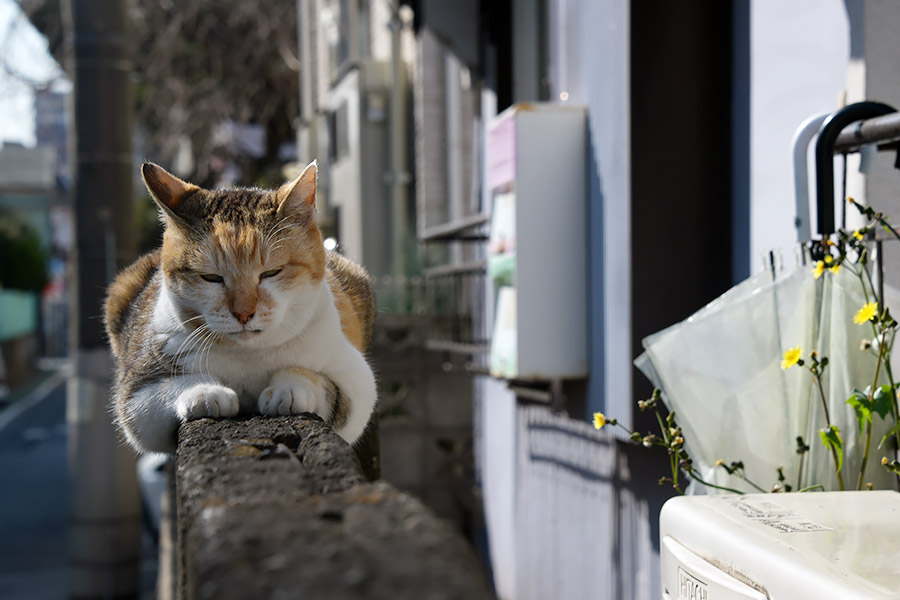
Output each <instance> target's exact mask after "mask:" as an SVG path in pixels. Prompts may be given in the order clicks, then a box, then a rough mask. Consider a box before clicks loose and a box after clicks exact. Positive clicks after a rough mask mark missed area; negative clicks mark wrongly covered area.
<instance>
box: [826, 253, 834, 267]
mask: <svg viewBox="0 0 900 600" xmlns="http://www.w3.org/2000/svg"><path fill="white" fill-rule="evenodd" d="M833 262H834V257H833V256H832V255H830V254H826V255H825V264H826V265H830V264H831V263H833Z"/></svg>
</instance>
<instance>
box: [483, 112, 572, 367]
mask: <svg viewBox="0 0 900 600" xmlns="http://www.w3.org/2000/svg"><path fill="white" fill-rule="evenodd" d="M586 126H587V123H586V111H585V109H584V108H583V107H579V106H564V105H555V104H532V103H527V104H516V105H513V106H511V107H510V108H509V109H507V110H505V111H504V112H503V113H501V114H500V115H498V116H497V117H496V118H495V119H494V120H493V121H492V122H491V123H490V124H489V125H488V131H487V143H486V176H487V182H488V186H487V187H488V195H489V197H488V198H487V199H486V200H487V202H486V204H487V205H488V206H490V207H491V215H492V216H491V233H490V241H489V244H488V273H489V275H490V278H491V280H492V282H493V286H492V287H493V292H494V293H493V305H494V306H493V309H494V312H493V315H494V324H493V330H492V336H491V349H490V370H491V374H492V375H493V376H495V377H501V378H506V379H519V380H526V381H529V380H530V381H550V380H555V379H577V378H582V377H586V376H587V374H588V367H587V329H588V327H587V285H586V282H587V263H586V261H587V249H586V237H587V209H586V206H587V204H586V171H585V168H586V165H585V163H586V149H587V138H586Z"/></svg>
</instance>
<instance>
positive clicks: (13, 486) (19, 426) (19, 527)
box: [0, 375, 69, 600]
mask: <svg viewBox="0 0 900 600" xmlns="http://www.w3.org/2000/svg"><path fill="white" fill-rule="evenodd" d="M65 389H66V386H65V379H63V378H62V377H61V376H59V375H56V376H52V377H51V378H50V379H48V380H47V381H45V382H44V383H43V384H41V386H39V387H38V388H37V389H35V390H34V391H33V392H32V393H31V394H29V395H28V396H26V397H25V398H23V399H21V400H19V401H18V402H17V403H16V404H13V405H12V406H10V407H8V408H6V409H4V410H3V412H0V598H3V599H10V600H14V599H19V598H23V599H24V598H29V599H35V600H43V599H44V598H47V599H51V598H52V599H59V598H65V597H66V554H67V551H66V521H67V513H68V503H69V485H68V480H67V476H68V469H67V466H66V395H65Z"/></svg>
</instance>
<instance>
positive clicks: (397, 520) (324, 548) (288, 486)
mask: <svg viewBox="0 0 900 600" xmlns="http://www.w3.org/2000/svg"><path fill="white" fill-rule="evenodd" d="M359 469H360V468H359V462H358V460H357V458H356V455H355V454H354V452H353V450H352V449H351V448H350V447H349V446H348V445H347V444H346V443H344V441H343V440H341V439H340V438H339V437H338V436H337V435H336V434H335V433H334V432H333V431H332V430H331V428H330V427H328V426H327V425H325V424H324V423H323V422H321V421H320V420H318V419H317V418H306V417H304V416H300V417H277V418H266V417H252V418H243V419H224V420H213V419H201V420H199V421H193V422H190V423H187V424H185V425H183V426H182V427H181V430H180V432H179V444H178V455H177V460H176V485H177V495H178V499H177V501H178V519H179V544H180V550H181V589H182V597H183V598H184V599H185V600H195V599H206V598H209V599H212V598H215V599H226V600H227V599H229V598H235V599H238V598H239V599H245V598H272V599H277V598H338V599H343V598H347V599H349V598H354V599H356V598H391V599H402V598H410V599H412V598H416V599H420V598H435V599H438V598H465V599H479V598H492V597H493V596H492V594H491V592H490V591H489V588H488V586H487V584H486V583H485V578H484V575H483V572H482V570H481V566H480V564H479V563H478V561H477V559H476V558H475V555H474V553H473V552H472V550H471V549H470V547H469V546H468V545H467V543H466V542H465V541H464V540H463V538H462V537H461V536H460V535H459V534H458V533H457V532H456V531H455V530H453V529H452V528H451V527H450V526H449V525H448V524H447V523H445V522H443V521H441V520H439V519H437V518H436V517H435V516H434V515H433V514H432V513H431V512H430V511H429V510H428V509H427V508H425V507H424V506H423V505H422V504H421V503H420V502H419V501H418V500H416V499H414V498H412V497H411V496H408V495H406V494H404V493H401V492H399V491H397V490H396V489H394V488H392V487H391V486H389V485H387V484H385V483H382V482H376V483H368V482H366V481H365V480H364V478H363V476H362V475H361V473H360V470H359Z"/></svg>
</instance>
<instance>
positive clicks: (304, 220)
mask: <svg viewBox="0 0 900 600" xmlns="http://www.w3.org/2000/svg"><path fill="white" fill-rule="evenodd" d="M315 178H316V166H315V164H312V165H310V166H309V167H307V169H306V170H305V171H304V173H303V174H302V175H301V176H300V177H298V178H297V179H296V180H294V181H293V182H291V183H289V184H286V185H285V186H283V187H282V188H279V189H278V190H274V191H264V190H257V189H234V190H220V191H215V192H211V191H207V190H202V189H200V188H197V187H195V186H191V185H190V184H186V183H184V182H182V181H181V180H179V179H177V178H175V177H174V176H172V175H170V174H169V173H166V172H165V171H164V170H162V169H161V168H159V167H156V166H154V165H150V166H148V165H145V167H144V180H145V182H146V183H147V187H148V189H150V191H151V193H152V194H153V196H154V198H155V199H156V201H157V203H158V204H160V206H161V208H162V209H163V214H164V220H165V222H166V231H165V235H164V237H163V247H162V263H161V266H162V270H163V273H164V277H165V281H166V289H167V291H168V293H169V297H170V298H171V300H172V302H173V304H174V306H175V309H176V312H177V313H178V315H179V318H180V319H181V320H182V322H184V323H185V324H186V325H187V326H189V327H190V328H191V329H195V328H203V330H204V331H203V332H201V333H204V332H206V331H208V332H210V333H212V334H215V339H216V341H217V342H219V343H220V344H228V345H243V346H252V347H257V346H268V345H272V344H277V343H280V341H281V340H282V339H286V338H287V337H289V336H290V335H291V334H292V333H293V329H294V328H295V327H296V324H298V323H302V322H303V321H304V319H303V318H302V317H303V315H302V314H299V313H302V312H303V310H304V307H308V306H309V305H310V304H311V303H312V301H313V300H314V298H315V294H316V293H317V290H318V289H319V286H320V284H321V281H322V278H323V277H324V274H325V250H324V247H323V245H322V238H321V235H320V233H319V230H318V227H317V226H316V222H315V183H316V181H315Z"/></svg>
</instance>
